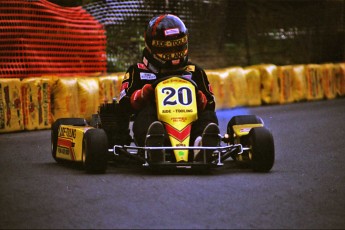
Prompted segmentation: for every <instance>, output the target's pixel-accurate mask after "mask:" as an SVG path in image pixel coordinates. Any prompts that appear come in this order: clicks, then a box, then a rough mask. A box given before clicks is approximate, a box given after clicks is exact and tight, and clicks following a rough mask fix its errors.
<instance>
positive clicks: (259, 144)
mask: <svg viewBox="0 0 345 230" xmlns="http://www.w3.org/2000/svg"><path fill="white" fill-rule="evenodd" d="M248 137H249V148H250V150H249V151H250V154H251V161H250V166H251V168H252V169H253V170H254V171H256V172H268V171H270V170H271V169H272V167H273V164H274V155H275V153H274V141H273V136H272V134H271V132H270V131H269V130H268V129H267V128H265V127H256V128H252V129H251V130H250V132H249V134H248Z"/></svg>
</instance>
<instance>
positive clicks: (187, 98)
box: [162, 87, 192, 105]
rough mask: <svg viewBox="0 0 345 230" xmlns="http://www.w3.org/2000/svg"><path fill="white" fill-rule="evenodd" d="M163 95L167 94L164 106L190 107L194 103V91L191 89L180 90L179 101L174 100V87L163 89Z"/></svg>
mask: <svg viewBox="0 0 345 230" xmlns="http://www.w3.org/2000/svg"><path fill="white" fill-rule="evenodd" d="M162 93H164V94H167V96H166V98H164V100H163V105H176V104H177V103H179V104H182V105H190V104H191V103H192V91H191V89H190V88H187V87H181V88H178V90H177V99H174V96H175V94H176V90H175V89H174V88H172V87H166V88H163V89H162Z"/></svg>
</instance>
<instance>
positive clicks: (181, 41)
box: [152, 35, 188, 48]
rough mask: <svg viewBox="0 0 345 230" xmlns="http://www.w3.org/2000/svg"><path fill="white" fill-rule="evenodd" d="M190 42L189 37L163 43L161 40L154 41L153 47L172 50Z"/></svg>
mask: <svg viewBox="0 0 345 230" xmlns="http://www.w3.org/2000/svg"><path fill="white" fill-rule="evenodd" d="M187 41H188V38H187V35H186V36H184V37H183V38H180V39H175V40H170V41H161V40H152V46H155V47H159V48H164V47H165V48H170V47H176V46H182V45H184V44H186V43H187Z"/></svg>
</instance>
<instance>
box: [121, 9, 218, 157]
mask: <svg viewBox="0 0 345 230" xmlns="http://www.w3.org/2000/svg"><path fill="white" fill-rule="evenodd" d="M144 37H145V48H144V50H143V60H142V62H140V63H136V64H134V65H132V66H130V67H129V68H128V70H127V72H126V74H125V76H124V79H123V82H122V86H121V92H120V100H119V104H120V106H124V107H126V108H128V109H130V110H131V113H132V114H134V122H133V129H132V131H133V134H134V140H135V142H136V144H137V145H138V146H145V144H147V143H146V136H147V134H148V132H150V131H149V130H151V131H152V130H153V129H155V130H156V131H157V130H160V132H165V131H164V128H163V125H162V123H161V122H159V121H157V114H156V113H157V112H156V108H155V99H154V89H153V87H152V85H151V84H152V83H153V82H155V81H156V80H157V79H159V78H162V77H165V76H168V75H177V74H179V75H184V77H187V78H190V79H192V80H193V81H194V82H195V83H196V84H197V86H198V92H197V106H198V120H197V121H195V123H193V125H192V130H191V136H190V144H191V146H192V145H195V146H197V145H203V146H212V145H213V146H216V145H218V144H219V140H218V139H219V138H217V137H215V138H213V142H212V140H211V142H210V141H204V140H203V139H202V134H203V133H205V132H208V133H210V132H211V133H216V136H219V128H218V119H217V116H216V113H215V100H214V95H213V93H212V90H211V86H210V83H209V81H208V78H207V75H206V73H205V71H204V70H203V69H201V68H200V67H199V66H197V65H195V64H193V63H191V62H189V61H188V30H187V28H186V26H185V24H184V23H183V22H182V20H181V19H180V18H179V17H177V16H175V15H172V14H164V15H159V16H156V17H154V18H152V19H151V20H150V22H149V24H148V26H147V29H146V31H145V34H144ZM166 136H167V135H166ZM167 140H168V139H166V140H165V142H167ZM202 142H204V144H202ZM206 142H207V144H206V145H205V143H206ZM168 143H169V142H168ZM154 146H156V145H154ZM194 154H195V156H194V158H197V157H196V155H202V154H197V152H195V153H194ZM195 160H197V159H195Z"/></svg>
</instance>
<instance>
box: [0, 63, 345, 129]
mask: <svg viewBox="0 0 345 230" xmlns="http://www.w3.org/2000/svg"><path fill="white" fill-rule="evenodd" d="M205 72H206V74H207V75H208V78H209V82H210V84H211V86H212V88H213V93H214V95H215V100H216V109H228V108H233V107H237V106H259V105H262V104H277V103H280V104H284V103H291V102H298V101H304V100H320V99H323V98H326V99H334V98H336V97H342V96H345V63H325V64H308V65H286V66H276V65H273V64H261V65H253V66H248V67H244V68H243V67H238V66H237V67H236V66H234V67H228V68H223V69H214V70H205ZM123 76H124V73H123V72H120V73H112V74H108V75H99V73H98V74H92V75H90V77H78V76H70V77H66V76H41V77H36V78H26V79H24V80H22V81H21V80H20V79H18V78H14V79H8V78H0V133H6V132H13V131H22V130H34V129H47V128H50V126H51V123H52V122H53V121H55V120H56V119H58V118H61V117H83V118H86V119H90V118H91V115H92V114H94V113H96V112H97V110H98V106H99V105H100V104H101V103H104V102H111V100H112V98H114V97H118V96H119V94H120V88H121V83H122V79H123Z"/></svg>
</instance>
